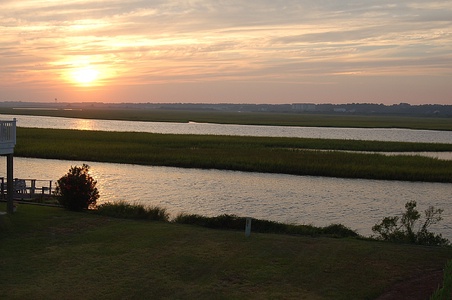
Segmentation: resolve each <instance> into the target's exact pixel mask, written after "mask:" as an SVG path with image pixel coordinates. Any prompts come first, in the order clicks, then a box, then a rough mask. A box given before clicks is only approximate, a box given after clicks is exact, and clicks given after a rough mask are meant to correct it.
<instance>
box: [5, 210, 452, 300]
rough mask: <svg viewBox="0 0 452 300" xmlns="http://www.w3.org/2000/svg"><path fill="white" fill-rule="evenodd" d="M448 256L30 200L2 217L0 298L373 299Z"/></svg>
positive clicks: (446, 251)
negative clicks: (248, 233) (46, 204)
mask: <svg viewBox="0 0 452 300" xmlns="http://www.w3.org/2000/svg"><path fill="white" fill-rule="evenodd" d="M4 208H5V205H4V204H0V210H4ZM451 257H452V248H450V247H445V248H441V247H424V246H414V245H402V244H391V243H384V242H376V241H366V240H360V239H352V238H347V239H334V238H312V237H304V236H288V235H276V234H256V233H253V234H252V235H251V236H250V237H249V238H246V237H245V235H244V232H240V231H224V230H212V229H206V228H201V227H193V226H188V225H181V224H174V223H161V222H145V221H131V220H123V219H114V218H108V217H102V216H99V215H94V214H91V213H75V212H68V211H65V210H63V209H60V208H49V207H41V206H34V205H20V206H19V207H18V211H17V213H15V214H14V215H8V216H0V270H1V272H0V282H1V284H0V286H1V288H0V298H1V299H99V298H102V299H124V298H127V299H161V298H165V299H194V298H196V299H272V298H274V299H281V298H284V299H375V298H376V297H377V296H378V295H380V294H381V293H382V292H383V291H384V290H385V289H386V288H388V287H390V286H391V285H393V284H394V283H397V282H399V281H401V280H404V279H406V278H409V277H412V276H416V275H419V274H424V273H426V272H428V271H430V270H439V269H442V268H443V267H444V265H445V263H446V261H447V259H450V258H451Z"/></svg>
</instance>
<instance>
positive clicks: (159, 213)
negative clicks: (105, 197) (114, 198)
mask: <svg viewBox="0 0 452 300" xmlns="http://www.w3.org/2000/svg"><path fill="white" fill-rule="evenodd" d="M96 213H97V214H99V215H103V216H109V217H115V218H124V219H136V220H151V221H163V222H167V221H168V220H169V214H168V213H167V211H166V209H165V208H161V207H158V206H144V205H142V204H130V203H127V202H125V201H120V202H115V203H111V202H107V203H104V204H101V205H99V206H98V207H97V210H96Z"/></svg>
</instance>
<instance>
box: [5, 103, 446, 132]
mask: <svg viewBox="0 0 452 300" xmlns="http://www.w3.org/2000/svg"><path fill="white" fill-rule="evenodd" d="M0 113H2V114H21V115H38V116H54V117H68V118H85V119H104V120H126V121H145V122H149V121H151V122H178V123H187V122H189V121H194V122H200V123H217V124H243V125H275V126H307V127H310V126H311V127H312V126H315V127H361V128H410V129H428V130H452V118H438V117H436V118H432V117H414V116H389V115H386V116H385V115H370V116H369V115H342V114H339V115H338V114H307V113H305V114H301V113H276V112H272V113H268V112H220V111H190V110H162V109H144V110H143V109H140V110H139V109H95V108H84V109H81V110H77V109H76V110H46V109H43V110H39V109H36V110H18V109H13V108H0Z"/></svg>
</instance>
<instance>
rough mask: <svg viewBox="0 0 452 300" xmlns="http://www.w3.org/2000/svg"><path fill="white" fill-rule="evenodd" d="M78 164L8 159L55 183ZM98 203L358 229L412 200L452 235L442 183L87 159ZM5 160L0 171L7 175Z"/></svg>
mask: <svg viewBox="0 0 452 300" xmlns="http://www.w3.org/2000/svg"><path fill="white" fill-rule="evenodd" d="M82 163H83V162H80V161H64V160H43V159H30V158H15V159H14V176H15V177H18V178H35V179H47V180H50V179H51V180H55V181H56V180H57V179H58V178H60V177H61V176H63V175H64V174H66V172H67V171H68V169H69V168H70V166H75V165H78V166H81V165H82ZM90 165H91V174H92V175H93V176H94V177H95V179H96V180H97V181H98V188H99V192H100V195H101V198H100V199H99V203H102V202H105V201H119V200H124V201H127V202H131V203H142V204H146V205H147V204H149V205H158V206H161V207H164V208H166V209H168V211H169V212H170V214H171V216H172V217H175V216H176V215H177V214H178V213H181V212H185V213H196V214H201V215H206V216H216V215H219V214H236V215H238V216H244V217H245V216H249V217H253V218H259V219H267V220H273V221H279V222H285V223H296V224H313V225H316V226H325V225H329V224H332V223H341V224H344V225H346V226H348V227H350V228H352V229H355V230H357V231H358V232H359V233H360V234H363V235H366V236H368V235H370V234H372V232H371V227H372V226H373V225H374V224H376V223H378V222H380V221H381V219H382V218H384V217H386V216H393V215H396V214H400V213H402V212H403V211H404V205H405V203H406V202H408V201H411V200H415V201H416V202H417V203H418V208H419V211H421V212H422V211H424V210H425V209H426V208H427V207H428V206H429V205H433V206H435V207H437V208H443V209H444V213H443V218H444V220H443V221H442V222H440V224H438V225H436V226H435V227H432V231H434V232H437V233H441V234H443V236H444V237H446V238H448V239H450V240H452V209H451V207H450V201H451V197H452V196H451V195H452V188H451V184H446V183H423V182H401V181H383V180H359V179H341V178H325V177H313V176H292V175H283V174H263V173H248V172H235V171H218V170H200V169H181V168H168V167H149V166H139V165H127V164H112V163H97V162H91V163H90ZM5 170H6V159H4V160H1V161H0V171H2V172H3V173H0V176H4V177H5V176H6V174H4V173H5V172H6V171H5Z"/></svg>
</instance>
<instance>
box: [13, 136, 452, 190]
mask: <svg viewBox="0 0 452 300" xmlns="http://www.w3.org/2000/svg"><path fill="white" fill-rule="evenodd" d="M319 149H322V151H315V150H319ZM323 150H331V151H323ZM335 150H352V151H390V152H394V151H396V152H397V151H410V152H413V151H452V144H426V143H398V142H372V141H350V140H345V141H344V140H323V139H302V138H269V137H237V136H210V135H209V136H207V135H174V134H150V133H136V132H131V133H130V132H128V133H124V132H99V131H79V130H57V129H36V128H18V130H17V145H16V148H15V155H16V156H22V157H36V158H53V159H68V160H82V161H99V162H113V163H130V164H141V165H154V166H171V167H185V168H211V169H222V170H238V171H254V172H267V173H284V174H293V175H316V176H331V177H344V178H367V179H388V180H409V181H431V182H452V161H444V160H438V159H434V158H428V157H420V156H385V155H380V154H373V153H372V154H365V153H349V152H341V151H335Z"/></svg>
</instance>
